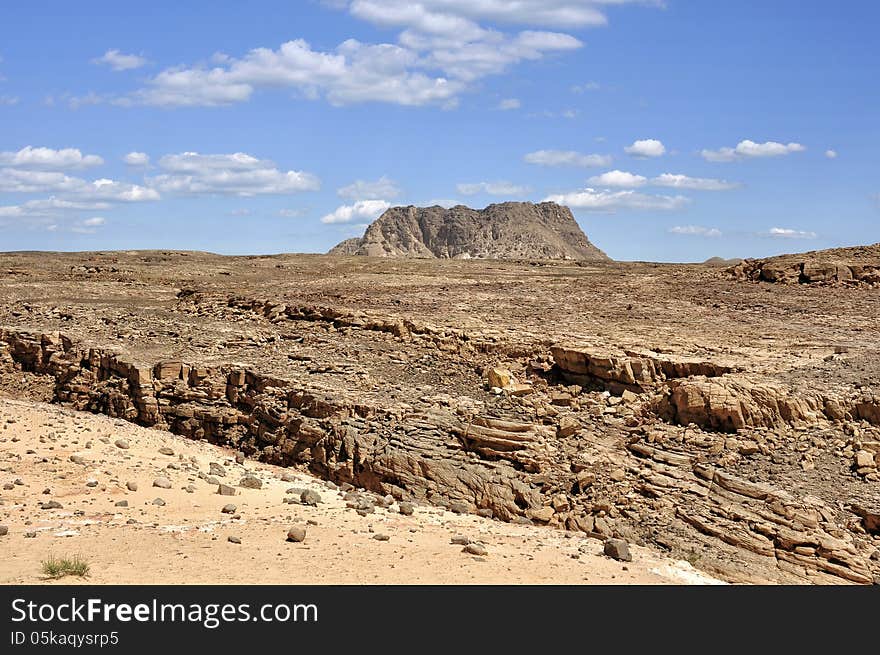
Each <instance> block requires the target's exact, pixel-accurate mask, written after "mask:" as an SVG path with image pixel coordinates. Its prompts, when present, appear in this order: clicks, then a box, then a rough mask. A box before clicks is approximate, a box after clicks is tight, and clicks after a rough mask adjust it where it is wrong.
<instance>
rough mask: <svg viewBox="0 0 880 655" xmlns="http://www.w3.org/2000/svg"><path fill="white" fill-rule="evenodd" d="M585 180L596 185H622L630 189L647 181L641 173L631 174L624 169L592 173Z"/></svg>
mask: <svg viewBox="0 0 880 655" xmlns="http://www.w3.org/2000/svg"><path fill="white" fill-rule="evenodd" d="M587 182H589V183H590V184H595V185H596V186H610V187H624V188H630V189H631V188H635V187H640V186H644V185H645V184H646V183H647V182H648V178H646V177H644V176H642V175H633V174H632V173H627V172H626V171H617V170H615V171H608V172H607V173H602V174H601V175H594V176H593V177H591V178H590V179H589V180H587Z"/></svg>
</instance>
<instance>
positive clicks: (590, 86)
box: [571, 82, 602, 95]
mask: <svg viewBox="0 0 880 655" xmlns="http://www.w3.org/2000/svg"><path fill="white" fill-rule="evenodd" d="M601 88H602V87H601V85H600V84H599V83H598V82H587V83H586V84H575V85H574V86H573V87H571V92H572V93H576V94H578V95H581V94H584V93H587V92H588V91H598V90H599V89H601Z"/></svg>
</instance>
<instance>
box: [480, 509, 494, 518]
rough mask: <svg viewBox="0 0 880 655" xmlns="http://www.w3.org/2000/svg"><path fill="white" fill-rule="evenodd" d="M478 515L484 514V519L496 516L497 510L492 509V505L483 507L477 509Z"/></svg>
mask: <svg viewBox="0 0 880 655" xmlns="http://www.w3.org/2000/svg"><path fill="white" fill-rule="evenodd" d="M477 516H482V517H483V518H484V519H491V518H495V512H493V511H492V508H491V507H481V508H480V509H478V510H477Z"/></svg>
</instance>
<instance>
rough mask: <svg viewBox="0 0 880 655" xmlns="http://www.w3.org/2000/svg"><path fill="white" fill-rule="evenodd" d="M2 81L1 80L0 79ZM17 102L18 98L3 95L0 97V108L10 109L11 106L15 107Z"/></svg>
mask: <svg viewBox="0 0 880 655" xmlns="http://www.w3.org/2000/svg"><path fill="white" fill-rule="evenodd" d="M0 79H2V78H0ZM18 101H19V97H18V96H8V95H3V96H0V107H4V106H5V107H12V106H13V105H17V104H18Z"/></svg>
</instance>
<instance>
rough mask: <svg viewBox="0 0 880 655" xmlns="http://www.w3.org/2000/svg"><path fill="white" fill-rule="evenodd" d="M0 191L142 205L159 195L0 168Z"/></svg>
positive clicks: (123, 184)
mask: <svg viewBox="0 0 880 655" xmlns="http://www.w3.org/2000/svg"><path fill="white" fill-rule="evenodd" d="M0 192H5V193H60V194H63V196H65V197H74V198H76V199H82V200H117V201H123V202H142V201H147V200H158V199H159V193H158V192H157V191H155V190H154V189H148V188H146V187H143V186H139V185H137V184H129V183H127V182H117V181H114V180H110V179H106V178H101V179H98V180H93V181H91V182H89V181H87V180H84V179H82V178H79V177H71V176H68V175H65V174H64V173H60V172H57V171H35V170H27V169H18V168H0Z"/></svg>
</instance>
